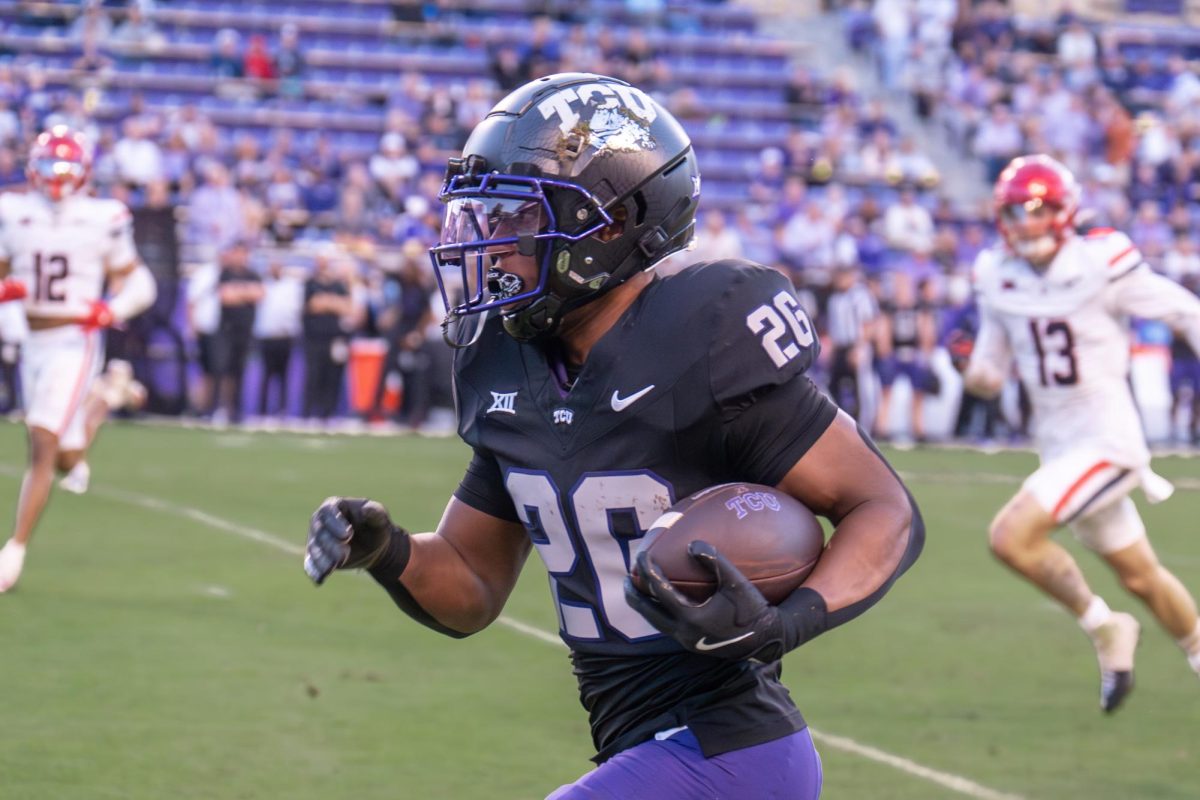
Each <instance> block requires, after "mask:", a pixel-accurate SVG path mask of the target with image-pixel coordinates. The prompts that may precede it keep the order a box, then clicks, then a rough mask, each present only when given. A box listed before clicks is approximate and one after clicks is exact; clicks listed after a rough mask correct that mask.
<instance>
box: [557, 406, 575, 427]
mask: <svg viewBox="0 0 1200 800" xmlns="http://www.w3.org/2000/svg"><path fill="white" fill-rule="evenodd" d="M574 421H575V412H574V411H572V410H571V409H569V408H556V409H554V424H555V425H570V424H571V423H572V422H574Z"/></svg>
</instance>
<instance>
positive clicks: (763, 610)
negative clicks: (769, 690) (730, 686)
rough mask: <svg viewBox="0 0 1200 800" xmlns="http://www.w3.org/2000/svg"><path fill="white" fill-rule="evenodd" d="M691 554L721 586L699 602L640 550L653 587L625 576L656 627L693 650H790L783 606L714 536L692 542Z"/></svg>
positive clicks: (771, 654) (775, 654)
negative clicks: (770, 597) (636, 583)
mask: <svg viewBox="0 0 1200 800" xmlns="http://www.w3.org/2000/svg"><path fill="white" fill-rule="evenodd" d="M688 555H690V556H691V557H692V558H694V559H696V561H698V562H699V563H700V564H701V566H703V567H704V568H705V569H707V570H708V571H709V572H711V573H712V574H713V577H715V578H716V580H717V590H716V592H714V593H713V595H712V597H710V598H708V599H707V600H705V601H704V602H703V603H693V602H692V601H691V600H688V599H687V598H686V597H684V596H683V595H682V594H680V593H679V591H678V590H677V589H676V588H675V587H674V586H672V585H671V582H670V581H669V580H667V578H666V577H664V576H663V574H662V571H661V570H660V569H659V568H658V565H657V564H655V563H654V560H653V559H652V558H651V557H650V554H649V553H648V552H647V551H645V550H643V551H642V552H640V553H638V556H637V565H638V570H639V572H641V575H642V580H643V581H644V582H645V584H646V588H647V589H648V590H649V594H648V595H647V594H643V593H642V592H640V591H638V589H637V587H635V586H634V585H633V580H632V579H630V578H626V579H625V599H626V601H627V602H628V603H629V605H631V606H632V607H633V608H634V609H636V610H637V611H638V612H639V613H641V615H642V616H643V617H645V618H646V619H647V621H649V622H650V624H651V625H653V626H654V627H655V628H658V630H660V631H662V632H663V633H665V634H667V635H668V636H670V637H672V638H674V639H675V640H676V641H678V642H679V643H680V644H682V645H683V646H684V647H686V648H687V649H688V650H691V651H692V652H693V653H700V654H702V655H706V656H714V657H716V658H724V659H728V660H730V661H741V660H743V659H754V660H756V661H763V662H767V661H775V660H777V659H779V658H782V657H783V654H784V652H786V647H785V643H784V626H783V620H782V618H781V615H780V613H779V609H777V608H775V607H774V606H772V605H771V604H770V603H768V602H767V600H766V598H765V597H763V596H762V592H760V591H759V590H758V588H757V587H755V586H754V584H752V583H750V581H748V580H746V577H745V576H744V575H742V573H741V572H740V571H739V570H738V568H737V567H735V566H734V565H733V564H731V563H730V562H729V561H728V559H726V558H725V556H723V555H721V554H720V553H719V552H717V549H716V548H715V547H713V546H712V545H711V544H709V543H708V542H701V541H697V542H692V543H691V544H690V545H688Z"/></svg>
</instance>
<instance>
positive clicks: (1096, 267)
mask: <svg viewBox="0 0 1200 800" xmlns="http://www.w3.org/2000/svg"><path fill="white" fill-rule="evenodd" d="M995 205H996V214H997V225H998V227H999V230H1000V233H1001V234H1002V237H1003V240H1004V243H1003V245H1002V246H997V247H995V248H993V249H991V250H987V251H984V252H983V253H982V254H980V256H979V259H978V261H977V262H976V267H975V284H976V290H977V292H978V299H979V305H980V312H981V325H980V330H979V338H978V339H977V341H976V344H975V349H974V353H973V354H972V357H971V361H970V363H969V365H968V366H967V371H966V374H965V382H966V385H967V387H968V388H969V389H970V390H971V391H973V392H975V393H976V394H979V395H981V396H985V397H986V396H994V395H995V394H996V393H998V392H999V391H1000V388H1001V386H1002V385H1003V383H1004V381H1005V380H1006V378H1007V376H1008V375H1009V371H1010V369H1011V365H1012V362H1013V360H1014V359H1015V361H1016V369H1017V374H1018V375H1019V377H1020V379H1021V382H1022V383H1024V385H1025V387H1026V388H1027V390H1028V392H1029V396H1030V399H1031V401H1032V405H1033V425H1034V431H1033V438H1034V441H1035V442H1036V444H1037V448H1038V452H1039V455H1040V457H1041V466H1040V468H1039V469H1038V470H1037V471H1036V472H1034V473H1033V474H1032V475H1030V476H1029V478H1027V479H1026V480H1025V482H1024V484H1023V485H1022V487H1021V489H1020V491H1018V492H1017V494H1016V496H1015V497H1013V498H1012V499H1011V500H1010V501H1009V502H1008V504H1007V505H1005V506H1004V508H1002V509H1001V510H1000V512H999V513H998V514H997V515H996V518H995V519H994V520H993V521H992V524H991V528H990V530H989V538H990V542H991V547H992V550H993V552H994V553H995V554H996V556H997V557H999V558H1000V560H1001V561H1003V562H1004V563H1005V564H1007V565H1008V566H1009V567H1011V568H1012V569H1013V570H1015V571H1016V572H1017V573H1019V574H1020V575H1022V576H1023V577H1025V578H1026V579H1028V580H1029V581H1031V582H1032V583H1033V584H1034V585H1036V586H1037V587H1038V588H1040V589H1041V590H1042V591H1044V592H1046V593H1047V594H1048V595H1050V596H1051V597H1052V598H1054V599H1055V600H1057V601H1058V602H1059V603H1061V604H1062V605H1064V606H1065V607H1066V608H1067V609H1068V610H1070V612H1071V613H1072V614H1074V615H1075V616H1076V618H1077V619H1078V620H1079V624H1080V625H1081V626H1082V627H1083V629H1084V631H1086V632H1087V634H1088V635H1089V636H1090V637H1091V639H1092V642H1093V644H1094V645H1095V648H1096V654H1097V656H1098V658H1099V662H1100V677H1101V680H1100V706H1101V708H1102V709H1103V710H1105V711H1109V712H1111V711H1114V710H1115V709H1116V708H1117V707H1118V706H1119V705H1120V704H1121V702H1122V701H1123V700H1124V699H1125V698H1126V696H1128V694H1129V692H1130V691H1131V690H1132V688H1133V657H1134V650H1135V648H1136V646H1137V642H1138V636H1139V625H1138V622H1137V620H1136V619H1134V617H1133V616H1131V615H1130V614H1126V613H1123V612H1114V611H1110V610H1109V607H1108V605H1107V604H1106V603H1105V601H1104V600H1103V599H1102V598H1100V597H1099V596H1098V595H1096V594H1095V593H1094V592H1093V591H1092V590H1091V588H1090V587H1089V586H1088V584H1087V581H1086V580H1084V577H1083V574H1082V572H1081V571H1080V569H1079V565H1078V564H1076V562H1075V560H1074V559H1073V558H1072V557H1071V556H1070V555H1069V554H1068V553H1067V551H1066V550H1065V549H1063V548H1062V547H1060V546H1059V545H1058V544H1056V543H1055V542H1054V541H1052V540H1051V538H1050V536H1051V534H1052V533H1054V531H1055V530H1056V529H1058V528H1059V527H1061V526H1063V525H1066V526H1068V527H1069V528H1070V529H1071V531H1072V532H1073V533H1074V534H1075V536H1076V537H1078V539H1079V540H1080V541H1081V542H1082V543H1083V544H1084V545H1085V546H1086V547H1088V548H1089V549H1091V550H1093V551H1094V552H1096V553H1098V554H1099V555H1100V556H1101V557H1102V558H1103V559H1104V560H1105V561H1107V562H1108V564H1109V565H1110V566H1111V567H1112V568H1113V569H1114V570H1115V571H1116V573H1117V576H1118V577H1119V578H1120V581H1121V583H1122V585H1123V586H1124V587H1125V588H1126V589H1127V590H1128V591H1130V592H1131V593H1133V594H1134V595H1136V596H1137V597H1138V598H1140V599H1141V600H1142V601H1143V602H1144V603H1145V604H1146V606H1147V608H1149V609H1150V611H1151V612H1152V613H1153V614H1154V616H1155V617H1156V618H1157V619H1158V620H1159V622H1160V623H1162V625H1163V627H1164V628H1166V629H1167V631H1168V632H1169V633H1170V634H1171V636H1172V637H1174V639H1175V640H1176V641H1177V642H1178V643H1179V646H1180V647H1182V648H1183V650H1184V652H1185V653H1186V654H1187V657H1188V661H1189V663H1190V664H1191V666H1192V669H1194V670H1195V671H1196V672H1197V673H1200V622H1198V621H1197V616H1196V603H1195V601H1194V600H1193V599H1192V597H1191V595H1189V594H1188V592H1187V590H1186V589H1184V587H1183V586H1182V584H1180V582H1179V581H1178V579H1176V578H1175V576H1174V575H1172V574H1171V573H1170V572H1168V571H1167V570H1166V569H1165V568H1164V567H1163V566H1162V565H1161V564H1160V563H1159V561H1158V558H1157V557H1156V556H1155V553H1154V550H1153V548H1152V547H1151V546H1150V542H1149V541H1148V540H1147V538H1146V529H1145V526H1144V525H1143V524H1142V520H1141V518H1140V517H1139V516H1138V512H1137V508H1136V507H1135V506H1134V504H1133V501H1132V500H1131V499H1130V498H1129V493H1130V492H1131V491H1132V490H1133V489H1134V488H1137V487H1141V488H1142V490H1143V491H1144V493H1145V495H1146V498H1147V499H1148V500H1150V501H1151V502H1157V501H1159V500H1163V499H1165V498H1166V497H1167V496H1168V495H1169V494H1170V491H1171V486H1170V484H1168V483H1167V482H1166V481H1164V480H1163V479H1162V478H1160V477H1159V476H1157V475H1155V474H1154V473H1153V472H1151V470H1150V451H1149V450H1148V449H1147V447H1146V440H1145V437H1144V435H1143V433H1142V427H1141V422H1140V417H1139V415H1138V410H1137V407H1136V406H1135V405H1134V400H1133V396H1132V393H1131V392H1130V389H1129V385H1128V383H1127V376H1128V373H1129V344H1130V343H1129V329H1128V323H1127V317H1129V316H1131V315H1134V316H1138V317H1143V318H1153V319H1161V320H1164V321H1165V322H1167V323H1168V324H1170V325H1171V326H1172V327H1173V328H1174V329H1175V330H1177V331H1178V332H1180V333H1181V334H1182V335H1184V336H1186V337H1187V338H1188V341H1190V342H1192V343H1194V344H1195V343H1200V300H1198V299H1197V298H1195V297H1193V296H1192V295H1191V294H1190V293H1189V292H1187V291H1186V290H1184V289H1183V288H1182V287H1180V286H1179V285H1178V284H1175V283H1173V282H1172V281H1170V280H1168V279H1166V278H1163V277H1161V276H1158V275H1156V274H1155V273H1153V272H1151V270H1150V268H1149V266H1147V265H1146V263H1145V261H1144V260H1143V259H1142V256H1141V254H1140V253H1139V252H1138V249H1137V248H1136V247H1135V246H1134V245H1133V244H1132V242H1130V240H1129V238H1128V237H1127V236H1125V235H1124V234H1122V233H1118V232H1116V231H1113V230H1108V229H1102V230H1095V231H1092V232H1091V233H1089V234H1087V235H1086V236H1081V235H1076V234H1075V233H1074V225H1073V222H1074V217H1075V213H1076V211H1077V210H1078V205H1079V187H1078V184H1077V183H1076V182H1075V179H1074V177H1073V176H1072V175H1071V174H1070V172H1068V171H1067V169H1066V168H1065V167H1063V166H1062V165H1061V164H1059V163H1058V162H1057V161H1055V160H1053V159H1052V158H1049V157H1048V156H1042V155H1037V156H1027V157H1023V158H1018V159H1016V160H1015V161H1013V162H1012V163H1011V164H1010V165H1009V166H1008V167H1007V168H1006V169H1005V170H1004V172H1003V173H1002V174H1001V175H1000V178H999V180H998V182H997V184H996V188H995Z"/></svg>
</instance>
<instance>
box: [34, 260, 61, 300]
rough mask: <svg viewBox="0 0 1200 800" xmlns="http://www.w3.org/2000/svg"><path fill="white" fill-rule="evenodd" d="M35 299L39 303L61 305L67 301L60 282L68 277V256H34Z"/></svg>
mask: <svg viewBox="0 0 1200 800" xmlns="http://www.w3.org/2000/svg"><path fill="white" fill-rule="evenodd" d="M33 276H34V281H33V286H34V288H33V299H34V300H36V301H39V302H49V303H61V302H62V301H63V300H66V299H67V294H66V292H65V291H63V288H62V286H60V285H59V282H60V281H62V280H63V279H64V278H66V277H67V257H66V256H45V257H43V256H42V254H41V253H35V254H34V256H33Z"/></svg>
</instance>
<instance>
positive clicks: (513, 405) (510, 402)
mask: <svg viewBox="0 0 1200 800" xmlns="http://www.w3.org/2000/svg"><path fill="white" fill-rule="evenodd" d="M484 413H485V414H516V413H517V393H516V392H492V405H491V407H490V408H489V409H488V410H487V411H485V412H484Z"/></svg>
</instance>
